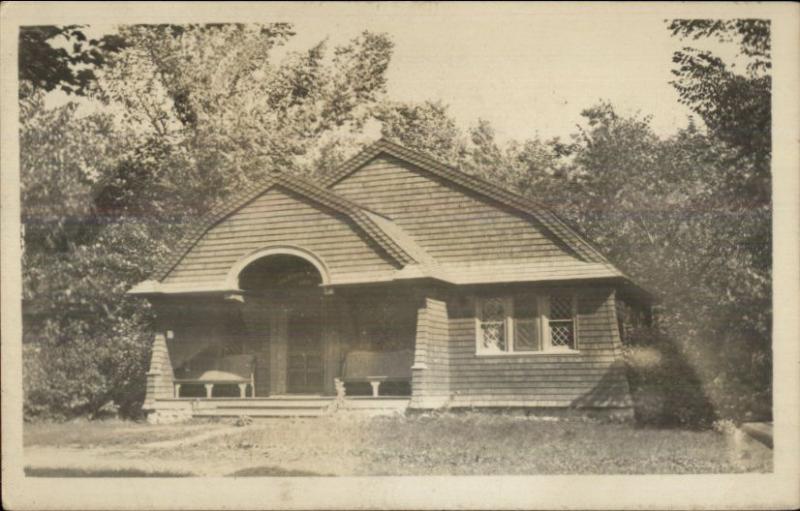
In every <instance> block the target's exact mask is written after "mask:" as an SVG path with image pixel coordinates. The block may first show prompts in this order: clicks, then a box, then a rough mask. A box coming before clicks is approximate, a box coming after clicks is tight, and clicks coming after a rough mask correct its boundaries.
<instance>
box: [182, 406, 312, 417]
mask: <svg viewBox="0 0 800 511" xmlns="http://www.w3.org/2000/svg"><path fill="white" fill-rule="evenodd" d="M324 413H325V410H324V409H321V408H216V409H214V408H209V409H206V410H195V411H193V412H192V417H242V416H248V417H319V416H321V415H323V414H324Z"/></svg>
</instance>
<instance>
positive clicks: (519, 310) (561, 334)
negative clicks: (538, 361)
mask: <svg viewBox="0 0 800 511" xmlns="http://www.w3.org/2000/svg"><path fill="white" fill-rule="evenodd" d="M575 310H576V300H575V296H574V295H573V294H571V293H560V294H550V295H520V296H516V297H486V298H480V299H478V300H477V301H476V310H475V318H476V351H477V353H478V354H479V355H503V354H510V353H523V354H524V353H541V352H572V351H575V350H577V347H576V345H577V343H576V338H577V335H576V324H575V317H576V314H575Z"/></svg>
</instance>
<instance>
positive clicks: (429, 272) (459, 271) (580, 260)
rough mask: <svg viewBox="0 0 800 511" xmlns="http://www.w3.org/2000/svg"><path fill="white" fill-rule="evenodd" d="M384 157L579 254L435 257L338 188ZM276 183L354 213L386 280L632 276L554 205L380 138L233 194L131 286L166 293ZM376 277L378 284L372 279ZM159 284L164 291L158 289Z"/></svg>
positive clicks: (483, 280)
mask: <svg viewBox="0 0 800 511" xmlns="http://www.w3.org/2000/svg"><path fill="white" fill-rule="evenodd" d="M380 155H388V156H390V157H393V158H396V159H399V160H402V161H405V162H407V163H409V164H411V165H414V166H415V167H418V168H419V169H421V170H423V171H425V172H429V173H430V174H432V175H434V176H436V177H438V178H439V179H441V180H443V181H446V182H450V183H453V184H455V185H456V186H457V187H460V188H462V189H464V190H466V191H467V192H470V193H474V194H476V195H478V196H482V197H486V198H488V199H490V200H491V201H493V202H495V203H498V204H501V205H503V206H505V207H509V208H511V209H513V210H515V211H517V212H519V213H521V214H522V216H528V217H529V218H532V219H534V220H535V221H536V222H537V223H538V224H539V225H541V226H542V227H543V228H544V229H546V230H548V231H550V233H551V234H552V235H553V236H554V237H555V238H557V239H559V240H561V241H562V242H563V243H564V244H565V245H566V246H567V247H568V248H569V249H571V250H572V251H573V252H574V253H575V254H576V255H577V256H578V257H577V258H576V259H572V260H570V261H560V262H557V261H548V262H542V261H540V262H537V261H533V260H528V261H499V260H498V261H483V262H481V261H473V262H471V263H470V262H464V263H453V262H450V263H443V262H439V261H437V260H435V258H433V257H432V256H431V255H430V254H428V253H427V252H426V250H425V249H424V248H423V247H422V246H420V245H419V244H418V243H417V241H416V240H415V239H414V238H413V237H412V236H411V235H409V234H408V233H407V232H406V231H404V230H403V229H402V228H401V227H400V226H399V225H397V224H396V223H395V222H394V221H393V220H392V218H390V217H388V216H386V215H385V214H382V213H380V212H378V211H374V210H369V209H367V208H365V207H363V206H362V205H360V204H357V203H355V202H353V201H352V200H349V199H346V198H344V197H342V196H341V195H339V194H337V193H336V192H335V191H334V190H333V189H332V187H333V186H334V185H335V184H336V183H338V182H340V181H342V180H343V179H345V178H346V177H347V176H349V175H350V174H352V173H353V172H355V171H356V170H358V169H360V168H361V167H363V166H364V165H366V164H367V163H369V162H370V161H371V160H373V159H374V158H376V157H378V156H380ZM273 188H280V189H283V190H285V191H289V192H291V193H294V194H297V195H299V196H302V197H305V198H307V199H309V200H311V201H312V202H315V203H317V204H319V205H321V206H323V207H326V208H328V209H330V210H333V211H335V212H337V213H340V214H343V215H345V216H346V217H347V218H349V219H350V220H351V221H352V222H353V223H354V224H355V226H356V227H357V228H358V229H360V231H361V232H362V234H363V235H365V236H366V237H367V238H369V239H371V240H372V241H373V242H374V243H375V244H376V245H377V246H378V247H379V249H380V250H382V251H383V252H385V255H386V256H388V258H389V259H390V260H392V261H394V262H395V263H396V264H397V267H398V268H399V269H398V270H396V272H395V274H394V275H385V276H383V277H381V279H382V280H381V281H384V280H387V279H388V280H403V279H415V278H433V279H438V280H441V281H443V282H449V283H451V284H484V283H493V282H525V281H527V282H533V281H555V280H583V279H598V278H612V279H623V280H624V281H626V282H631V279H629V278H628V277H627V276H625V275H624V274H623V273H622V272H621V271H620V270H619V269H617V268H616V267H615V266H614V265H613V264H612V263H611V262H609V261H608V260H607V259H606V258H605V257H604V256H603V255H602V254H601V253H600V252H599V251H598V250H597V249H596V248H595V247H594V246H592V244H591V243H590V242H589V241H587V240H586V239H584V238H583V237H582V236H581V235H580V234H578V233H577V232H576V231H575V230H574V229H572V228H571V227H569V226H568V225H567V224H565V223H564V222H563V221H562V220H561V219H560V218H559V217H558V216H557V215H556V214H555V213H553V212H552V211H550V210H549V209H548V208H546V207H544V206H542V205H541V204H537V203H535V202H533V201H531V200H530V199H527V198H525V197H522V196H520V195H518V194H515V193H512V192H510V191H508V190H505V189H503V188H500V187H498V186H496V185H494V184H492V183H489V182H487V181H485V180H483V179H480V178H478V177H475V176H472V175H469V174H466V173H464V172H462V171H460V170H458V169H455V168H453V167H451V166H448V165H445V164H443V163H441V162H438V161H436V160H434V159H433V158H431V157H429V156H427V155H425V154H422V153H419V152H417V151H412V150H409V149H406V148H404V147H402V146H400V145H398V144H395V143H393V142H390V141H388V140H385V139H381V140H379V141H378V142H376V143H374V144H372V145H370V146H369V147H367V148H366V149H365V150H363V151H361V152H360V153H359V154H357V155H356V156H355V157H353V158H351V159H350V160H348V161H347V162H346V163H345V164H343V165H342V166H341V167H340V168H338V169H337V170H335V171H334V172H332V173H331V174H330V175H328V176H326V177H325V178H323V180H322V183H321V185H317V184H314V183H311V182H309V181H307V180H305V179H302V178H299V177H297V176H290V175H285V174H283V173H282V172H274V173H272V175H270V177H268V178H267V179H266V180H265V181H263V182H261V183H259V184H257V185H253V186H251V187H249V188H246V189H243V190H241V191H239V192H238V193H236V194H234V195H233V196H231V197H228V198H227V199H225V200H224V201H222V202H220V203H219V204H217V205H216V206H215V207H213V208H212V209H211V210H210V211H209V212H208V213H207V214H206V215H204V216H203V217H202V218H201V219H200V220H198V221H197V222H196V223H195V225H194V227H192V228H191V229H190V230H189V231H188V232H187V233H186V235H185V236H184V238H183V239H182V241H181V242H180V243H179V245H178V246H177V247H176V249H175V250H174V252H173V254H172V256H171V257H169V258H168V259H166V260H164V261H162V262H161V264H159V265H158V267H157V268H156V270H155V271H154V273H153V275H152V276H151V280H148V281H145V282H144V283H142V284H141V285H140V286H138V290H132V291H131V292H132V293H134V294H152V293H157V292H168V291H165V289H166V288H165V287H164V285H163V284H161V283H162V282H163V281H164V279H165V278H166V277H167V276H168V275H169V274H170V273H171V272H172V270H173V269H175V268H176V266H178V265H179V264H180V263H181V261H182V260H183V258H185V257H186V256H187V254H189V253H190V252H191V251H192V248H193V247H194V246H195V245H196V244H197V243H198V242H199V241H200V239H202V238H203V236H204V235H205V234H206V233H207V232H208V231H209V230H210V229H212V228H213V227H214V226H216V225H217V224H219V223H220V222H222V221H223V220H225V219H226V218H227V217H228V216H230V215H232V214H234V213H235V212H236V211H238V210H240V209H241V208H243V207H244V206H245V205H247V204H248V203H250V202H251V201H254V200H256V199H257V198H258V197H259V196H261V195H262V194H264V193H266V192H267V191H269V190H270V189H273ZM365 277H366V276H365ZM357 280H358V279H357ZM367 280H369V279H367ZM369 281H370V282H372V281H371V280H369ZM365 282H366V281H365ZM353 283H355V281H354V282H353ZM145 284H146V285H145ZM218 284H219V283H218ZM218 284H209V286H210V287H209V289H217V288H219V289H222V288H221V287H220V285H218ZM204 285H205V284H204ZM167 287H169V286H167ZM201 287H202V286H201ZM159 289H161V291H158V290H159ZM175 292H177V291H175Z"/></svg>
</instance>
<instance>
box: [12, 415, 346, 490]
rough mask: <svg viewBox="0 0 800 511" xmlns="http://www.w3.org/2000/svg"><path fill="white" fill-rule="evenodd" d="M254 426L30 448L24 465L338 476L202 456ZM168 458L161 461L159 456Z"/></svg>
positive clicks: (258, 460)
mask: <svg viewBox="0 0 800 511" xmlns="http://www.w3.org/2000/svg"><path fill="white" fill-rule="evenodd" d="M262 428H264V426H261V425H259V424H253V425H250V426H245V427H236V426H231V427H228V428H223V429H218V430H214V431H207V432H204V433H201V434H198V435H192V436H190V437H187V438H181V439H178V440H166V441H157V442H150V443H146V444H138V445H133V446H126V447H121V446H110V447H52V446H36V445H34V446H28V447H26V448H25V452H24V465H25V467H28V468H32V469H48V470H52V469H64V470H85V471H89V472H91V473H97V472H103V471H106V472H115V471H122V470H136V471H141V472H145V473H171V474H175V475H181V474H183V475H187V476H212V477H213V476H229V475H233V474H238V473H245V474H248V473H254V474H251V475H276V476H280V475H334V472H339V470H334V469H336V468H341V464H340V463H336V464H326V466H325V467H324V468H325V471H323V472H320V467H319V466H318V465H315V464H314V460H302V459H287V458H285V457H283V456H280V457H279V458H281V459H276V457H274V456H268V455H264V454H263V453H255V452H254V453H238V455H236V456H231V455H230V454H228V455H216V456H215V455H213V454H211V455H209V454H210V453H205V454H203V452H204V450H203V447H202V446H203V442H205V441H207V440H210V439H213V438H217V437H221V436H226V435H239V434H245V433H247V432H250V431H254V430H258V429H262ZM162 452H163V453H164V456H160V455H159V453H162Z"/></svg>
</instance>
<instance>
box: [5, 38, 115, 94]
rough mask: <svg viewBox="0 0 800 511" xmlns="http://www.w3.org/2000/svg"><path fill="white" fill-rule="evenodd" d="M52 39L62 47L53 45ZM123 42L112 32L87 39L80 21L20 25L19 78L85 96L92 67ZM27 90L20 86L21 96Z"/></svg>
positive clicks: (38, 86)
mask: <svg viewBox="0 0 800 511" xmlns="http://www.w3.org/2000/svg"><path fill="white" fill-rule="evenodd" d="M54 42H55V43H59V42H60V43H62V44H63V46H65V47H57V46H53V43H54ZM123 46H124V41H123V40H122V39H121V38H119V37H118V36H115V35H108V36H104V37H102V38H100V39H87V37H86V35H85V34H84V31H83V25H66V26H53V25H43V26H27V27H20V33H19V79H20V82H28V83H29V84H30V85H32V86H33V87H34V88H36V89H40V90H44V91H51V90H55V89H59V90H62V91H64V92H66V93H67V94H77V95H80V96H84V95H86V94H88V93H89V92H90V91H91V89H92V87H93V85H94V81H95V74H94V70H95V69H96V68H99V67H101V66H103V65H104V64H105V62H106V59H107V56H108V55H109V54H111V53H114V52H117V51H119V50H120V49H121V48H122V47H123ZM30 90H31V89H30V87H27V86H22V87H20V89H19V91H20V97H21V98H22V97H24V96H25V95H27V94H28V92H29V91H30Z"/></svg>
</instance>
